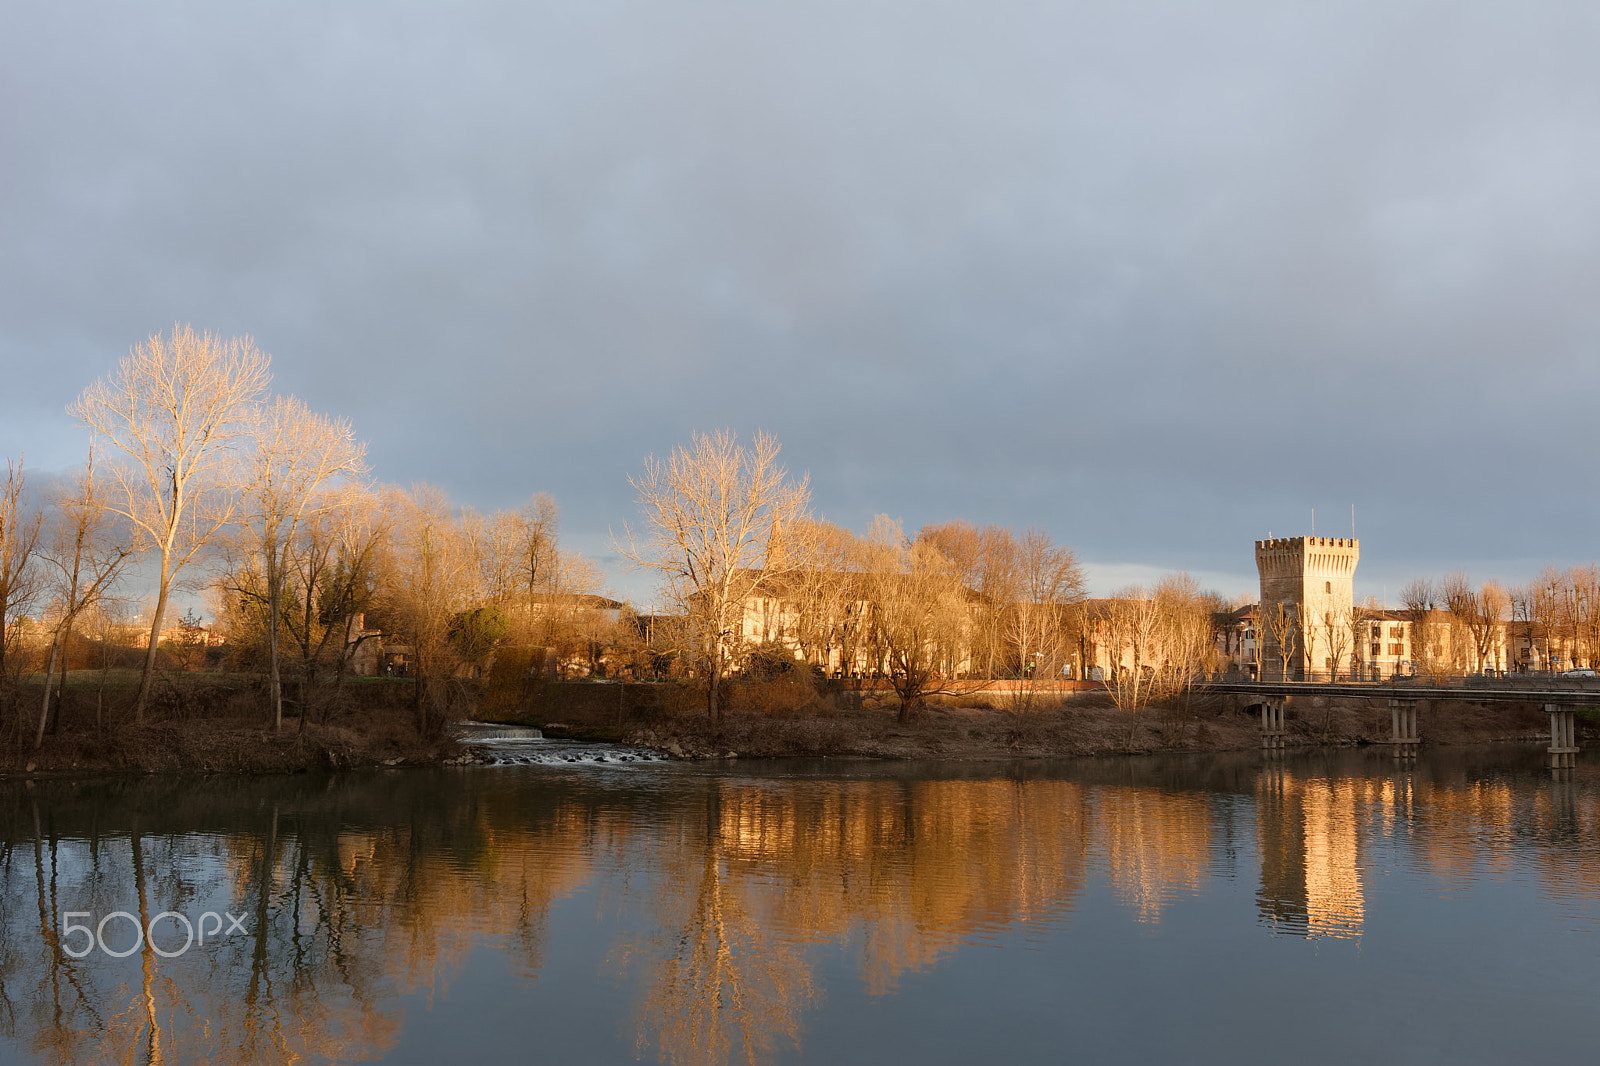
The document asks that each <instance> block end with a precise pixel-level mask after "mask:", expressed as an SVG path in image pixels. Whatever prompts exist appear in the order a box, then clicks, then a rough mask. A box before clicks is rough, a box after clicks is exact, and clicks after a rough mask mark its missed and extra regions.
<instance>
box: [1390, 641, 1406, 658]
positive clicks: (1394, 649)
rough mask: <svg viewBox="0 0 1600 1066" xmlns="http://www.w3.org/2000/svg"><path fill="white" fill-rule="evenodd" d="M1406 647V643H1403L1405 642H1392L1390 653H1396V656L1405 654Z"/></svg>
mask: <svg viewBox="0 0 1600 1066" xmlns="http://www.w3.org/2000/svg"><path fill="white" fill-rule="evenodd" d="M1404 649H1405V645H1403V644H1391V645H1389V654H1390V655H1394V656H1400V655H1404V654H1405V650H1404Z"/></svg>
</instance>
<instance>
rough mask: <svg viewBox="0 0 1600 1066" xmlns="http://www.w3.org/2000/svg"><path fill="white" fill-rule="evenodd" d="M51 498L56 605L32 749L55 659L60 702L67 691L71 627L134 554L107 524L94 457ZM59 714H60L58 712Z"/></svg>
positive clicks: (50, 557)
mask: <svg viewBox="0 0 1600 1066" xmlns="http://www.w3.org/2000/svg"><path fill="white" fill-rule="evenodd" d="M53 495H54V500H53V502H54V505H55V506H54V522H53V523H52V525H53V528H52V530H51V536H50V544H49V546H48V547H47V548H46V550H45V551H44V552H43V553H42V554H43V556H44V558H45V559H46V560H47V561H48V562H49V563H50V564H51V567H52V569H53V571H54V576H55V580H54V581H52V582H51V584H53V585H54V586H55V589H54V591H55V595H56V597H57V600H58V602H59V604H60V610H59V613H58V615H57V619H56V625H55V629H54V631H53V633H52V634H51V640H50V658H49V660H48V661H47V663H46V665H45V671H44V694H43V696H42V697H41V698H40V701H39V724H38V728H37V729H36V730H35V732H34V739H33V746H34V747H35V748H38V747H40V746H41V745H42V744H43V743H44V731H45V726H46V724H47V723H48V722H49V721H50V697H51V677H52V675H53V674H54V673H55V668H56V665H57V663H58V661H59V664H60V666H61V678H60V685H59V692H60V697H59V698H65V695H66V687H67V653H68V651H69V650H70V645H71V641H72V628H73V625H74V623H76V621H77V619H78V616H79V615H80V614H82V613H83V612H84V610H86V609H87V608H90V607H93V606H94V605H95V604H96V603H98V602H99V601H100V599H101V598H102V597H103V596H104V595H105V594H106V592H107V590H108V589H109V588H110V586H111V584H112V582H114V581H115V580H116V579H117V577H118V576H119V575H120V574H121V573H122V570H123V567H124V566H125V565H126V563H127V561H128V559H129V558H130V557H131V556H132V555H133V540H132V538H131V537H130V536H129V532H130V531H129V530H128V529H127V527H126V525H125V524H123V523H120V522H118V523H115V524H113V523H112V522H110V521H108V519H109V518H110V517H112V516H111V514H110V512H109V511H107V510H106V509H105V507H104V506H103V505H102V502H101V500H100V496H99V486H98V484H97V482H96V481H95V475H94V453H93V452H91V453H90V454H89V461H88V462H87V463H86V464H85V465H84V468H83V470H82V471H81V472H80V473H79V474H78V475H77V476H76V477H75V478H73V479H72V481H71V482H69V484H68V485H67V486H66V487H65V488H64V489H62V490H60V491H57V492H56V493H54V494H53ZM56 713H57V714H58V715H59V714H60V711H59V710H58V711H57V712H56Z"/></svg>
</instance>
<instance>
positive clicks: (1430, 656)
mask: <svg viewBox="0 0 1600 1066" xmlns="http://www.w3.org/2000/svg"><path fill="white" fill-rule="evenodd" d="M1437 602H1438V600H1437V596H1436V593H1435V592H1434V588H1433V582H1432V581H1429V580H1428V579H1427V578H1425V577H1419V578H1416V579H1414V580H1412V581H1409V582H1407V583H1406V586H1405V587H1404V588H1402V589H1401V590H1400V603H1401V607H1402V613H1403V614H1404V615H1405V618H1406V621H1407V622H1408V623H1409V625H1408V628H1409V629H1410V631H1411V662H1412V669H1413V670H1414V671H1418V672H1432V669H1433V663H1434V648H1435V645H1436V641H1435V635H1434V634H1433V633H1432V632H1431V630H1432V620H1433V611H1434V608H1435V607H1436V606H1437Z"/></svg>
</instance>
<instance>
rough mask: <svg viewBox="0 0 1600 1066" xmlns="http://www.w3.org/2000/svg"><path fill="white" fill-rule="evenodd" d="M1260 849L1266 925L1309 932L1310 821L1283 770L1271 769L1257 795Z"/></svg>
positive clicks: (1260, 897) (1264, 772) (1263, 775)
mask: <svg viewBox="0 0 1600 1066" xmlns="http://www.w3.org/2000/svg"><path fill="white" fill-rule="evenodd" d="M1256 843H1257V847H1258V848H1259V849H1260V851H1261V891H1260V892H1259V893H1257V895H1256V905H1257V906H1258V907H1260V909H1261V920H1262V921H1264V922H1266V923H1267V924H1269V925H1273V926H1287V927H1288V928H1287V929H1286V930H1285V931H1286V932H1304V931H1305V928H1306V858H1305V856H1306V835H1305V818H1304V817H1303V816H1302V814H1301V811H1300V797H1299V795H1298V792H1297V789H1296V785H1295V781H1294V779H1293V778H1292V777H1291V776H1290V775H1289V774H1288V773H1287V772H1286V771H1285V770H1284V769H1283V767H1281V766H1271V765H1269V766H1266V767H1263V768H1262V771H1261V785H1260V788H1259V789H1258V791H1257V793H1256Z"/></svg>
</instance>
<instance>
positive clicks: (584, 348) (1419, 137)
mask: <svg viewBox="0 0 1600 1066" xmlns="http://www.w3.org/2000/svg"><path fill="white" fill-rule="evenodd" d="M1597 54H1600V5H1594V4H1584V3H1577V2H1572V0H1565V2H1559V3H1546V4H1541V3H1527V2H1524V3H1518V4H1515V5H1512V4H1504V3H1496V4H1471V3H1462V2H1459V0H1449V2H1439V3H1403V2H1395V0H1383V2H1375V3H1369V4H1363V3H1319V4H1279V3H1265V2H1262V3H1251V4H1225V3H1205V4H1192V3H1176V2H1175V3H1170V4H1156V3H1138V2H1131V3H1110V2H1105V3H1083V4H1069V3H1010V2H1005V0H983V2H981V3H980V2H978V0H967V2H964V3H937V2H932V0H919V2H914V3H913V2H905V3H900V2H869V3H861V2H859V0H855V2H850V3H825V2H817V0H807V2H806V3H803V4H802V3H788V4H785V3H752V2H734V0H704V2H695V3H680V2H670V0H652V2H639V3H630V2H609V0H582V2H577V3H571V4H541V3H530V2H514V3H505V4H468V3H450V4H443V3H440V4H433V5H422V4H400V3H395V2H392V0H385V2H372V3H328V2H319V3H315V4H303V5H302V4H294V3H288V2H283V0H274V2H273V3H270V4H260V5H248V4H233V3H230V4H216V3H211V2H206V3H194V4H169V3H159V2H154V0H151V2H141V3H138V4H132V3H106V4H95V5H88V4H77V3H72V2H63V0H50V2H29V0H20V2H19V0H13V2H12V3H9V4H8V5H7V6H6V14H5V16H3V19H0V371H3V379H0V456H13V457H14V456H16V455H17V454H18V453H20V452H23V451H24V450H25V451H26V453H27V464H28V466H29V467H30V468H31V469H35V470H40V471H51V470H61V469H65V468H66V467H68V466H70V465H72V464H73V463H75V462H77V461H78V460H79V459H80V458H81V454H82V453H83V451H84V449H85V447H86V444H87V437H86V436H85V434H84V432H83V431H82V429H81V428H80V427H79V426H77V425H76V424H74V423H73V422H71V421H70V420H69V419H68V418H67V416H66V414H65V412H64V408H65V406H66V404H67V403H69V402H70V401H71V400H72V399H73V398H74V397H75V396H76V395H77V394H78V393H79V392H80V391H81V390H82V389H83V387H84V386H85V385H87V384H88V383H89V382H90V381H92V380H93V379H95V378H96V377H99V376H102V375H104V374H106V373H108V372H110V371H111V370H113V369H114V367H115V364H116V361H117V360H118V359H119V358H120V357H121V356H122V355H124V354H125V353H126V352H127V350H128V349H129V347H130V346H131V345H133V344H135V343H137V342H139V341H140V340H142V339H144V338H145V337H146V336H148V335H149V334H150V333H152V332H156V331H161V330H165V329H167V328H170V326H171V325H172V323H174V322H176V321H181V322H191V323H193V324H194V325H195V326H196V327H200V328H206V329H211V330H215V331H219V332H221V333H224V334H234V333H249V334H251V335H253V336H254V337H255V339H256V341H257V343H258V344H259V345H260V347H261V348H262V349H263V350H264V351H266V352H268V353H270V354H271V355H272V358H273V366H274V370H275V373H276V386H277V388H278V389H279V390H281V391H286V392H293V393H295V394H297V395H299V396H301V397H302V398H304V399H305V400H306V401H307V402H308V403H309V404H311V406H312V407H313V408H316V409H319V410H322V411H325V412H328V413H332V414H338V415H344V416H348V417H349V418H350V419H352V421H353V422H354V424H355V427H356V430H357V433H358V434H359V435H360V436H361V437H363V438H364V439H366V440H368V441H370V443H371V458H372V461H373V466H374V471H375V474H376V475H377V476H378V477H379V478H380V479H381V480H384V481H391V482H400V483H408V482H412V481H431V482H435V483H437V484H439V485H441V486H442V487H444V488H445V489H446V490H447V491H448V492H449V493H450V494H451V496H452V497H453V498H454V499H456V500H457V501H459V502H461V503H464V504H470V505H473V506H476V507H480V508H485V509H488V508H493V507H501V506H516V505H519V504H520V503H521V502H522V501H523V500H525V499H526V497H527V496H528V495H529V494H530V493H532V492H534V491H539V490H543V491H548V492H550V493H552V494H553V495H554V496H555V497H556V498H557V500H558V501H559V502H560V503H561V505H562V508H563V511H562V517H563V529H564V533H565V540H566V543H567V544H568V545H569V546H573V547H577V548H580V549H582V550H584V551H586V552H588V553H589V554H591V555H593V556H595V557H596V558H597V559H599V560H600V561H601V562H602V563H603V564H604V565H605V566H606V567H607V568H608V570H609V571H610V574H611V584H612V586H613V588H614V589H616V590H617V591H620V592H622V593H624V594H631V595H634V596H635V597H636V598H641V599H647V598H648V586H641V585H640V581H641V579H639V578H637V577H630V576H628V575H627V573H626V572H625V571H623V570H622V569H621V568H620V566H618V564H617V561H616V559H615V558H614V557H612V556H611V554H610V539H609V535H608V530H617V531H619V532H620V529H621V526H622V523H623V522H625V521H629V520H631V519H632V518H633V515H634V503H633V498H632V494H631V491H630V490H629V487H628V484H627V475H628V473H629V472H634V471H638V470H639V469H640V467H641V465H642V463H643V460H644V457H645V456H646V455H648V454H651V453H656V454H662V453H665V452H666V451H668V450H669V449H671V448H672V447H673V446H674V445H675V444H678V443H680V442H684V441H686V440H687V439H688V437H689V434H690V433H691V432H692V431H694V430H710V429H716V428H719V427H728V428H732V429H734V430H736V431H738V432H740V433H742V434H748V433H750V432H751V431H753V430H756V429H765V430H768V431H770V432H772V433H773V434H775V435H776V436H777V437H778V438H779V439H780V440H781V441H782V442H783V444H784V454H785V457H786V459H787V462H788V464H789V466H790V468H791V469H792V470H795V471H797V472H798V471H805V472H809V474H810V477H811V483H812V486H813V490H814V496H815V501H816V504H817V506H818V508H819V510H820V511H821V512H822V513H823V514H824V515H825V516H826V517H828V518H829V519H832V520H834V521H837V522H841V523H843V524H845V525H849V526H852V527H854V528H858V529H864V528H865V526H866V525H867V524H868V523H869V522H870V521H871V518H872V516H873V515H874V514H875V513H879V512H882V513H887V514H889V515H891V516H894V517H897V518H900V519H902V520H903V522H904V524H905V526H906V527H907V528H908V529H915V528H917V527H919V526H921V525H922V524H924V523H927V522H936V521H942V520H945V519H950V518H964V519H967V520H969V521H972V522H975V523H985V522H998V523H1001V524H1005V525H1010V526H1014V527H1016V528H1018V529H1021V528H1024V527H1028V526H1035V527H1040V528H1044V529H1046V530H1048V531H1049V532H1050V533H1051V534H1053V535H1054V536H1055V537H1056V538H1057V539H1058V540H1060V541H1063V542H1065V543H1067V544H1070V545H1071V546H1073V547H1074V548H1076V549H1077V551H1078V552H1079V555H1080V556H1081V557H1082V558H1083V559H1084V560H1085V561H1086V562H1087V563H1088V564H1090V569H1091V573H1092V575H1093V577H1094V581H1095V586H1096V591H1098V592H1106V591H1109V590H1110V589H1112V588H1113V587H1115V586H1116V585H1118V584H1120V583H1122V582H1123V581H1125V580H1128V579H1130V578H1139V577H1144V576H1147V575H1149V574H1153V573H1156V572H1159V571H1162V570H1167V569H1179V568H1183V569H1188V570H1190V571H1191V572H1194V573H1196V574H1198V575H1199V576H1200V577H1201V578H1202V580H1203V582H1204V583H1205V584H1207V585H1210V586H1214V587H1217V588H1219V589H1221V590H1222V591H1224V592H1226V593H1236V592H1244V591H1251V590H1253V589H1254V587H1255V573H1254V560H1253V555H1252V541H1254V540H1256V539H1258V538H1261V537H1264V536H1266V535H1267V534H1268V533H1269V532H1271V533H1273V534H1275V535H1278V536H1285V535H1296V534H1303V533H1308V532H1310V531H1311V512H1312V509H1313V508H1315V509H1316V523H1317V525H1316V531H1317V532H1318V533H1319V534H1322V535H1346V534H1347V533H1348V531H1349V528H1350V508H1351V505H1352V504H1354V505H1355V507H1356V518H1357V523H1358V526H1357V532H1358V534H1359V536H1360V537H1361V540H1362V553H1363V558H1362V563H1361V567H1360V569H1359V570H1358V572H1357V592H1358V594H1365V593H1367V592H1371V593H1375V594H1379V595H1382V594H1383V593H1384V592H1385V591H1386V592H1387V593H1388V596H1389V598H1390V599H1391V600H1393V599H1394V598H1395V594H1396V592H1397V590H1398V587H1399V585H1400V584H1401V583H1403V582H1404V581H1405V580H1406V579H1407V578H1408V577H1410V576H1413V575H1415V574H1419V573H1441V572H1444V571H1448V570H1451V569H1454V568H1457V567H1465V568H1467V569H1468V570H1469V572H1470V573H1471V574H1472V575H1473V576H1474V577H1478V578H1482V577H1500V578H1503V579H1506V580H1520V579H1524V578H1526V577H1527V576H1530V575H1531V573H1532V572H1533V571H1534V570H1536V569H1537V567H1538V566H1539V564H1541V563H1542V562H1547V561H1548V562H1553V563H1557V564H1561V565H1565V564H1569V563H1573V562H1587V561H1590V560H1592V559H1594V558H1596V557H1597V556H1600V545H1597V542H1596V537H1595V532H1596V529H1597V518H1600V498H1597V494H1596V483H1595V477H1594V474H1593V470H1594V467H1595V461H1596V455H1595V445H1596V428H1595V427H1596V417H1597V411H1596V407H1597V401H1600V388H1597V384H1600V382H1597V377H1600V284H1597V283H1600V206H1597V204H1600V137H1597V136H1596V130H1600V63H1596V61H1595V56H1596V55H1597Z"/></svg>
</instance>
